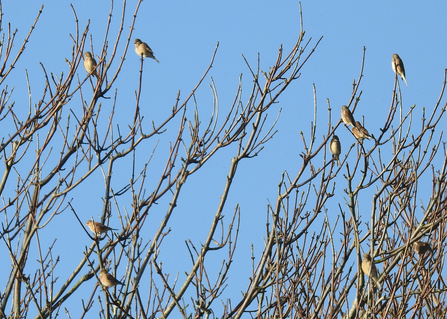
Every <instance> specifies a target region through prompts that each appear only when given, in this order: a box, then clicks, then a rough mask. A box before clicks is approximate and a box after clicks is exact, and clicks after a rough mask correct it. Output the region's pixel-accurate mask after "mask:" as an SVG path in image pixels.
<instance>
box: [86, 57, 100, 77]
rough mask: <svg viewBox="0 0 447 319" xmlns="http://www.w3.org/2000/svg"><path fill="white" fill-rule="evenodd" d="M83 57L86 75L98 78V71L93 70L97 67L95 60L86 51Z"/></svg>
mask: <svg viewBox="0 0 447 319" xmlns="http://www.w3.org/2000/svg"><path fill="white" fill-rule="evenodd" d="M84 57H85V58H84V68H85V70H86V71H87V73H88V74H92V75H94V76H96V77H98V70H96V69H95V68H96V65H97V64H96V60H95V58H94V57H92V54H91V53H90V52H88V51H87V52H85V53H84Z"/></svg>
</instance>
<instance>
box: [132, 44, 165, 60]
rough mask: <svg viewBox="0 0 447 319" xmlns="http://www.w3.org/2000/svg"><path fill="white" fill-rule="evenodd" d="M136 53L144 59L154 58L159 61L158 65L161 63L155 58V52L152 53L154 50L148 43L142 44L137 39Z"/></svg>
mask: <svg viewBox="0 0 447 319" xmlns="http://www.w3.org/2000/svg"><path fill="white" fill-rule="evenodd" d="M134 43H135V52H136V53H137V54H138V55H139V56H143V57H144V58H152V59H154V60H155V61H157V62H158V63H160V61H158V60H157V59H156V58H155V56H154V52H153V51H152V49H151V48H150V47H149V46H148V45H147V43H146V42H142V41H141V40H140V39H135V42H134Z"/></svg>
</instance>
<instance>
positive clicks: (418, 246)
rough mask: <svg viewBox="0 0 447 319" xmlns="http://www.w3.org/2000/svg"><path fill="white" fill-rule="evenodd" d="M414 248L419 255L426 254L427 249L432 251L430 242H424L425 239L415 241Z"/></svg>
mask: <svg viewBox="0 0 447 319" xmlns="http://www.w3.org/2000/svg"><path fill="white" fill-rule="evenodd" d="M413 249H414V251H415V252H416V253H417V254H418V255H419V256H421V255H423V254H425V253H426V252H427V251H432V249H431V246H430V244H429V243H424V242H423V241H416V242H414V243H413Z"/></svg>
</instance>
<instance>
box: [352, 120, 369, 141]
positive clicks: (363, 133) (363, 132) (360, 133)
mask: <svg viewBox="0 0 447 319" xmlns="http://www.w3.org/2000/svg"><path fill="white" fill-rule="evenodd" d="M354 128H356V129H357V130H355V131H356V132H357V136H356V134H355V133H354ZM354 128H352V132H353V133H354V136H355V137H356V138H357V139H359V138H361V139H362V140H363V139H365V138H372V137H371V135H370V134H369V132H368V130H367V129H366V128H364V127H363V126H362V124H360V122H359V121H356V122H355V127H354Z"/></svg>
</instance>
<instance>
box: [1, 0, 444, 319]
mask: <svg viewBox="0 0 447 319" xmlns="http://www.w3.org/2000/svg"><path fill="white" fill-rule="evenodd" d="M43 3H44V5H45V7H44V11H43V14H42V16H41V18H40V20H39V22H38V23H37V26H36V29H35V30H34V32H33V35H32V36H31V39H30V42H29V43H28V44H27V47H26V50H25V52H24V54H23V56H22V58H21V59H20V60H19V62H18V63H17V65H16V68H15V70H14V72H13V74H12V75H11V76H10V80H9V81H10V82H8V81H7V84H8V86H14V87H15V89H14V94H13V97H12V98H13V100H15V101H16V108H15V109H16V112H18V110H19V109H23V111H24V112H27V109H28V93H27V85H26V78H25V69H26V70H27V71H28V73H29V78H30V83H31V89H32V103H33V104H35V103H37V102H38V100H39V99H40V97H41V92H42V88H43V85H44V80H43V79H44V78H43V72H42V69H41V67H40V65H39V62H41V63H42V64H43V65H44V66H45V68H46V70H47V71H48V72H53V73H55V74H60V72H65V73H66V72H67V70H68V66H67V64H66V62H65V61H64V59H65V58H67V59H69V60H70V57H71V51H72V45H73V43H72V40H71V39H70V36H69V35H70V34H73V35H74V34H75V33H76V30H75V21H74V17H73V13H72V9H71V7H70V5H69V2H67V1H45V2H43ZM135 4H136V2H135V1H129V2H128V4H127V8H126V20H125V23H124V29H123V37H122V40H121V41H120V45H119V49H118V56H121V55H122V54H123V52H124V45H125V39H126V36H127V34H128V32H129V26H130V23H131V19H132V14H133V12H134V10H135ZM40 6H41V2H38V1H33V2H29V3H27V4H26V5H24V3H21V2H17V1H14V2H13V1H11V2H7V3H2V7H3V8H2V9H3V14H4V15H3V24H2V27H3V31H4V32H6V31H7V24H6V21H8V22H10V23H11V28H12V29H15V28H17V29H18V33H17V36H16V45H15V46H14V48H13V54H14V53H16V52H17V51H18V50H19V47H20V45H21V43H22V42H21V41H22V39H24V38H25V37H26V34H27V33H28V31H29V28H30V26H31V25H32V23H33V21H34V19H35V17H36V15H37V12H38V10H39V8H40ZM114 6H115V7H114V13H113V21H114V22H113V23H112V27H111V31H110V37H109V46H110V49H111V47H113V44H114V43H113V41H114V39H115V36H116V34H117V30H118V26H119V22H120V17H121V14H122V4H121V3H120V2H117V1H116V2H115V3H114ZM74 8H75V9H76V13H77V16H78V19H79V26H80V32H83V29H84V27H85V25H86V24H87V21H88V20H89V19H90V32H89V36H90V34H91V35H92V37H93V47H94V52H95V54H96V55H97V54H99V53H100V50H101V46H102V43H103V39H104V31H105V27H106V23H107V19H108V15H109V12H110V3H109V2H107V1H89V2H84V1H80V2H78V3H74ZM302 11H303V19H304V29H305V31H306V35H305V38H306V39H308V38H309V37H311V38H312V41H311V43H310V45H309V49H310V48H312V47H313V46H314V44H315V43H316V42H317V41H318V39H319V38H320V37H321V36H323V40H322V41H321V42H320V44H319V46H318V47H317V49H316V51H315V53H314V54H313V55H312V57H311V58H310V60H309V61H308V63H306V65H305V66H304V68H303V69H302V75H301V78H300V79H299V80H298V81H296V82H295V83H294V84H292V86H291V87H290V88H289V89H288V90H287V91H286V92H285V93H284V94H283V96H282V97H281V98H280V103H279V104H277V105H276V108H275V107H274V108H272V110H271V111H270V115H269V122H270V123H273V121H274V119H275V118H276V115H277V112H278V111H279V109H280V108H281V116H280V119H279V122H278V124H277V127H276V128H277V129H278V133H277V134H276V135H275V137H274V139H273V140H271V141H270V142H269V143H268V144H267V145H266V147H265V149H264V150H263V151H262V152H261V154H260V156H258V157H256V158H254V159H251V160H248V161H245V162H243V163H242V165H241V166H240V167H239V175H238V176H237V177H236V179H235V183H234V185H233V187H234V188H233V190H232V191H231V194H230V198H229V200H228V204H227V207H226V211H227V212H226V213H225V215H226V216H227V217H228V219H227V220H226V224H225V225H228V222H229V218H230V216H231V214H232V213H233V210H234V207H235V205H236V204H237V203H238V204H239V205H240V208H241V233H240V238H239V243H238V249H237V253H236V256H235V258H236V259H235V264H234V265H233V269H232V271H231V273H230V276H233V279H238V280H235V281H233V282H231V283H230V282H229V287H228V289H227V290H226V292H225V294H224V295H223V296H222V299H224V300H225V299H226V298H231V297H235V296H237V297H239V296H240V291H241V290H243V289H245V288H246V286H247V284H248V276H249V274H250V271H251V259H250V257H251V244H252V243H253V244H254V247H255V252H257V253H258V255H259V254H260V252H261V249H262V248H263V237H262V236H264V235H265V222H266V221H265V216H266V212H267V208H266V207H267V206H266V205H267V204H268V203H269V202H270V203H274V202H275V200H276V196H277V193H278V189H277V185H278V183H279V181H280V178H281V174H282V173H283V172H284V171H288V172H289V174H290V175H292V176H294V175H295V174H296V173H297V171H298V170H299V169H300V167H301V163H302V160H301V157H300V156H299V154H300V153H301V152H302V151H303V145H302V142H301V137H300V135H299V133H300V131H303V133H304V134H305V136H306V137H307V139H308V138H309V136H310V126H311V124H310V122H311V121H312V120H313V100H314V96H313V84H315V86H316V90H317V103H318V116H317V134H316V136H317V141H316V144H319V143H321V141H322V140H323V138H324V136H323V135H325V134H326V132H327V123H328V115H327V114H328V112H327V99H329V100H330V104H331V107H332V108H333V117H334V118H333V119H332V122H333V123H336V121H337V120H338V118H339V114H340V113H339V110H340V107H341V105H343V104H347V103H348V102H349V100H350V98H351V91H352V82H353V79H356V80H357V78H358V76H359V72H360V66H361V61H362V54H363V47H364V46H365V47H366V61H365V68H364V78H363V79H362V86H361V90H362V91H363V93H362V96H361V101H360V103H359V106H358V107H357V111H356V113H355V114H356V117H357V115H358V114H361V115H364V116H365V125H366V127H367V128H368V130H369V132H370V133H372V134H375V135H378V134H379V128H380V127H381V126H380V125H381V124H382V123H383V122H384V121H385V118H386V115H387V114H388V109H389V107H390V104H391V98H392V92H393V85H394V73H393V72H392V69H391V57H392V54H393V53H398V54H399V55H400V57H401V58H402V60H403V62H404V64H405V69H406V74H407V82H408V87H406V86H405V85H404V83H403V82H401V88H402V95H403V109H404V112H406V111H407V110H409V108H410V107H411V106H412V105H413V104H416V108H417V110H416V111H415V113H414V114H415V116H414V117H413V119H414V121H415V123H414V125H415V127H417V128H419V127H420V125H418V124H416V122H417V123H420V117H421V114H422V113H421V109H422V108H423V107H425V108H426V109H427V110H429V111H431V110H432V109H433V107H434V103H435V102H436V100H437V99H438V97H439V94H440V89H441V87H442V82H443V79H444V69H445V68H446V67H447V55H446V51H447V41H446V40H447V39H446V38H447V34H446V32H445V30H446V29H447V25H446V24H447V22H446V19H445V12H447V3H446V2H444V1H434V2H430V4H427V3H424V2H416V1H390V2H388V1H382V2H364V1H342V2H334V1H303V2H302ZM17 12H20V15H18V14H17ZM299 31H300V20H299V6H298V2H296V1H143V3H142V4H141V8H140V11H139V13H138V19H137V23H136V25H135V30H134V31H133V34H132V36H131V38H132V41H131V44H130V46H129V48H128V51H127V55H126V60H125V62H124V65H123V69H122V71H121V76H120V79H119V80H118V81H117V82H116V84H115V86H114V89H117V94H118V98H117V105H116V110H115V111H116V119H117V120H118V119H119V123H121V127H122V128H126V127H127V123H130V121H131V120H132V119H133V110H134V105H135V94H134V92H135V90H136V89H137V87H138V80H139V68H140V60H139V58H138V56H137V55H136V54H135V52H134V46H133V40H134V39H135V38H140V39H142V40H143V41H145V42H147V43H148V44H149V45H150V46H151V48H152V49H153V51H154V54H155V56H156V57H157V58H158V59H159V60H160V63H159V64H158V63H156V62H155V61H153V60H150V59H147V60H145V62H144V72H145V73H144V76H143V92H142V99H141V103H140V105H141V107H142V109H141V112H142V114H143V115H144V116H145V125H146V127H147V129H148V130H149V129H150V122H151V121H155V122H156V123H157V122H158V123H159V122H160V121H161V120H162V119H164V118H165V117H167V116H168V115H169V114H170V112H171V110H172V106H173V105H174V103H175V99H176V96H177V92H178V91H179V90H180V91H181V101H183V100H184V99H185V98H186V97H187V96H188V95H189V93H190V91H191V90H192V89H193V88H194V87H195V85H196V83H197V81H198V80H199V79H200V78H201V76H202V74H203V73H204V71H205V70H206V68H207V66H208V64H209V62H210V60H211V57H212V53H213V51H214V48H215V47H216V43H217V42H219V50H218V53H217V55H216V59H215V63H214V66H213V68H212V70H211V72H210V74H209V76H207V78H206V79H205V81H204V83H203V85H202V87H201V89H199V91H198V93H197V100H198V109H199V112H200V117H201V119H202V123H203V124H205V123H207V122H208V119H209V116H210V115H211V112H212V94H211V90H210V89H209V86H208V84H209V83H211V78H210V76H212V77H213V79H214V82H215V84H216V88H217V92H218V96H219V104H220V123H221V121H222V120H223V117H224V116H225V114H226V111H227V110H229V108H230V106H231V103H232V101H233V99H234V96H235V94H236V90H237V86H238V83H239V76H240V75H241V74H242V82H243V92H244V93H243V97H244V98H247V97H248V96H249V92H250V89H251V83H252V79H251V76H250V73H249V70H248V69H247V67H246V65H245V62H244V60H243V58H242V54H243V55H244V56H245V57H246V59H247V60H248V61H249V62H250V63H251V64H252V66H254V67H255V66H256V63H257V58H258V53H259V54H260V58H261V69H263V70H265V71H267V70H268V67H269V66H271V65H272V64H273V63H274V62H275V61H276V57H277V54H278V49H279V47H280V45H283V47H284V52H289V51H290V50H291V49H292V47H293V46H294V45H295V42H296V39H297V37H298V34H299ZM87 43H88V48H86V50H90V47H89V46H90V41H89V40H88V41H87ZM309 49H308V50H309ZM78 75H79V77H80V79H83V78H84V77H85V76H86V74H85V70H84V69H83V67H82V65H80V67H79V68H78ZM86 85H87V86H88V85H89V84H88V83H86ZM114 93H115V92H114V91H113V90H111V91H110V92H109V93H108V95H109V96H112V97H113V95H114ZM84 94H91V91H90V90H89V89H88V88H84ZM89 98H90V96H87V97H86V100H89ZM111 101H112V99H111V100H103V101H101V103H103V108H104V109H109V108H111V103H112V102H111ZM444 101H445V99H444ZM69 106H70V108H71V109H72V110H73V111H74V112H75V113H76V112H78V114H79V115H81V114H82V109H81V108H82V105H81V104H80V102H79V101H77V102H76V101H74V102H73V103H71V104H70V105H69ZM189 108H190V111H189V112H188V114H189V115H188V118H190V119H191V120H192V114H193V113H192V111H193V105H192V104H190V106H189ZM67 113H68V112H67ZM67 113H66V114H67ZM23 116H24V117H25V116H26V113H24V114H23ZM441 124H442V125H441V126H442V128H444V127H445V122H444V123H441ZM168 128H169V130H168V132H167V133H166V134H165V135H164V136H160V140H159V143H158V145H157V149H156V151H155V155H154V157H153V160H152V162H151V166H150V169H149V171H148V176H151V174H152V176H153V183H156V182H157V181H158V178H159V174H160V172H161V169H162V167H163V165H164V161H165V160H166V158H167V154H168V150H169V140H170V139H172V137H173V136H175V135H176V134H177V129H178V121H174V122H173V123H171V124H170V125H169V126H168ZM0 132H1V134H2V136H5V135H8V134H9V132H8V131H6V128H5V127H3V128H0ZM337 134H338V135H339V137H340V140H341V141H342V155H343V154H344V153H343V150H347V149H348V148H349V146H350V145H351V144H352V143H354V142H355V140H354V137H353V136H352V135H351V134H350V133H349V132H348V131H347V130H346V129H345V128H344V127H343V126H339V128H338V130H337ZM156 142H157V141H156V140H155V139H154V140H152V141H148V142H145V146H144V148H142V150H141V151H139V153H137V154H138V160H137V164H138V165H140V166H139V168H140V169H141V167H142V165H143V164H144V163H145V162H146V161H147V158H148V157H149V155H150V154H151V152H152V151H153V149H154V147H155V145H156ZM368 143H372V142H366V145H368ZM371 146H372V144H371ZM54 154H55V155H56V156H57V155H58V151H57V150H55V153H54ZM384 154H386V153H385V152H384ZM233 156H235V149H234V148H233V147H230V148H228V149H226V150H224V151H223V152H222V153H221V154H220V156H218V157H216V158H214V159H212V160H211V161H210V162H209V163H208V164H207V165H206V166H205V167H204V168H203V170H202V171H201V172H199V173H198V174H196V175H194V176H192V177H191V178H190V179H189V181H188V183H189V185H187V186H186V188H185V190H184V193H183V194H182V196H181V197H180V201H179V207H178V209H177V212H176V213H175V214H174V216H173V218H172V220H171V224H170V228H171V234H170V236H168V237H167V238H166V239H165V241H164V242H163V245H165V249H162V250H161V251H162V253H161V254H160V257H159V259H160V261H162V262H163V267H164V269H163V270H164V272H166V273H171V276H172V277H171V278H173V277H175V275H176V274H177V272H178V273H179V274H180V279H182V278H184V272H185V271H189V270H190V269H191V263H190V262H189V259H188V253H187V250H186V247H185V240H187V239H191V240H192V241H193V242H194V244H196V245H197V247H199V245H200V241H202V242H203V240H204V239H205V236H206V234H207V233H208V230H209V223H210V221H211V220H212V218H213V216H214V214H215V210H216V208H217V204H218V202H219V200H220V198H219V196H220V195H221V194H222V191H223V187H224V183H225V181H226V176H227V174H228V169H229V166H230V161H231V158H232V157H233ZM352 156H353V158H352V160H355V156H356V154H354V153H353V154H352ZM440 159H442V156H441V157H440ZM121 165H122V166H121V167H120V166H118V167H116V168H115V170H116V173H117V172H118V173H117V174H120V175H122V178H121V179H118V178H117V177H115V178H116V184H115V185H114V187H115V188H116V189H119V188H121V187H122V186H124V185H125V184H126V183H128V179H129V174H130V168H129V165H126V163H122V164H121ZM339 178H340V180H339V181H338V182H339V183H340V185H338V186H339V187H338V189H339V191H340V193H339V194H336V195H337V196H336V197H334V198H333V199H332V201H331V202H332V203H333V206H332V207H327V209H328V214H329V216H332V217H333V218H334V220H335V217H336V216H337V215H338V213H339V212H338V205H337V204H338V203H341V204H342V205H343V204H344V200H343V198H342V196H343V195H344V194H343V193H342V189H343V188H344V186H343V181H344V179H343V177H342V176H341V175H340V176H339ZM149 180H151V178H149ZM89 183H91V187H90V188H89V189H86V188H85V187H82V188H79V189H78V190H76V196H75V197H73V201H72V205H73V206H74V208H75V209H76V210H77V212H78V213H80V215H81V218H84V219H85V220H87V219H89V218H91V217H92V216H93V217H94V218H95V219H98V218H99V216H98V214H99V212H101V210H102V205H103V202H102V196H103V195H104V190H103V187H102V186H103V178H102V174H101V172H99V171H98V172H96V174H94V175H93V176H91V178H90V181H89ZM188 183H187V184H188ZM151 186H153V184H152V183H151V182H149V183H148V185H147V188H148V193H150V192H151V188H150V187H151ZM101 187H102V188H101ZM4 196H5V197H7V194H4ZM421 196H423V194H421ZM427 200H428V198H427ZM370 203H371V198H368V197H367V196H366V197H365V198H364V203H362V207H361V209H362V210H363V211H361V214H362V215H365V216H366V219H365V220H368V221H369V214H370ZM425 203H426V201H425ZM166 204H167V202H164V201H161V202H159V204H158V205H157V206H156V207H154V209H153V210H152V211H151V213H150V219H151V223H147V225H146V229H145V231H146V232H147V234H148V235H147V239H149V238H151V235H150V234H153V232H154V231H155V230H156V229H157V227H158V226H159V223H160V218H162V217H163V216H164V213H165V212H166V210H167V205H166ZM119 205H120V206H119V207H118V208H119V209H120V210H123V211H124V210H125V209H127V211H129V212H130V211H131V209H132V208H131V206H130V202H129V201H128V202H126V201H125V200H122V201H121V202H120V203H119ZM309 209H310V208H309ZM112 211H113V212H115V214H114V216H112V218H111V220H110V223H111V226H112V227H116V228H119V221H118V219H117V213H116V212H117V207H113V208H112ZM57 219H59V222H58V223H57V225H53V226H50V227H55V226H57V227H56V228H55V229H54V231H53V232H51V235H52V236H48V237H47V238H40V239H41V243H43V246H44V247H45V245H47V246H49V245H50V244H51V243H52V242H53V240H54V238H55V237H57V242H56V245H55V248H54V249H55V251H56V252H57V254H60V255H61V260H60V265H59V269H57V270H56V273H57V274H58V275H59V276H60V277H61V278H60V281H59V283H62V282H64V281H65V279H66V274H65V273H64V269H72V268H73V265H77V263H78V262H79V260H80V259H81V258H82V253H83V249H84V247H85V246H89V245H90V244H91V241H90V239H88V238H87V237H86V236H85V234H84V232H83V230H82V228H81V227H80V226H78V225H77V221H76V219H75V217H74V216H73V215H72V214H71V213H70V212H68V211H67V212H66V214H65V215H61V216H58V217H57ZM73 228H74V229H73ZM67 234H70V235H69V236H67ZM53 235H54V236H53ZM74 238H75V239H76V242H74V241H73V239H74ZM62 247H70V250H69V251H64V252H61V250H60V249H63V248H62ZM166 247H170V249H166ZM363 248H364V249H365V248H366V249H367V247H363ZM0 253H1V254H2V255H3V254H6V252H5V251H3V250H2V249H0ZM221 258H225V255H221V254H220V253H216V265H220V263H221ZM2 259H3V260H4V262H2V266H0V269H1V267H5V269H9V267H10V266H9V257H7V255H4V257H2ZM7 260H8V262H7ZM379 268H380V266H379ZM124 271H125V269H122V274H124ZM2 282H3V280H1V279H0V283H2ZM93 285H94V282H93V281H92V282H91V286H92V287H93ZM87 286H88V285H87ZM92 287H85V289H86V290H87V291H89V290H90V289H92ZM81 291H82V290H81ZM81 291H80V292H79V293H77V296H78V297H77V298H73V299H72V300H71V301H70V302H69V304H71V303H74V304H77V305H78V306H80V303H79V299H80V298H85V297H86V296H85V295H82V293H81ZM189 301H190V300H187V302H189ZM66 306H68V304H67V305H66ZM78 310H79V309H77V310H76V307H74V308H73V311H74V312H73V313H71V314H72V315H75V316H76V311H78Z"/></svg>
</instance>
